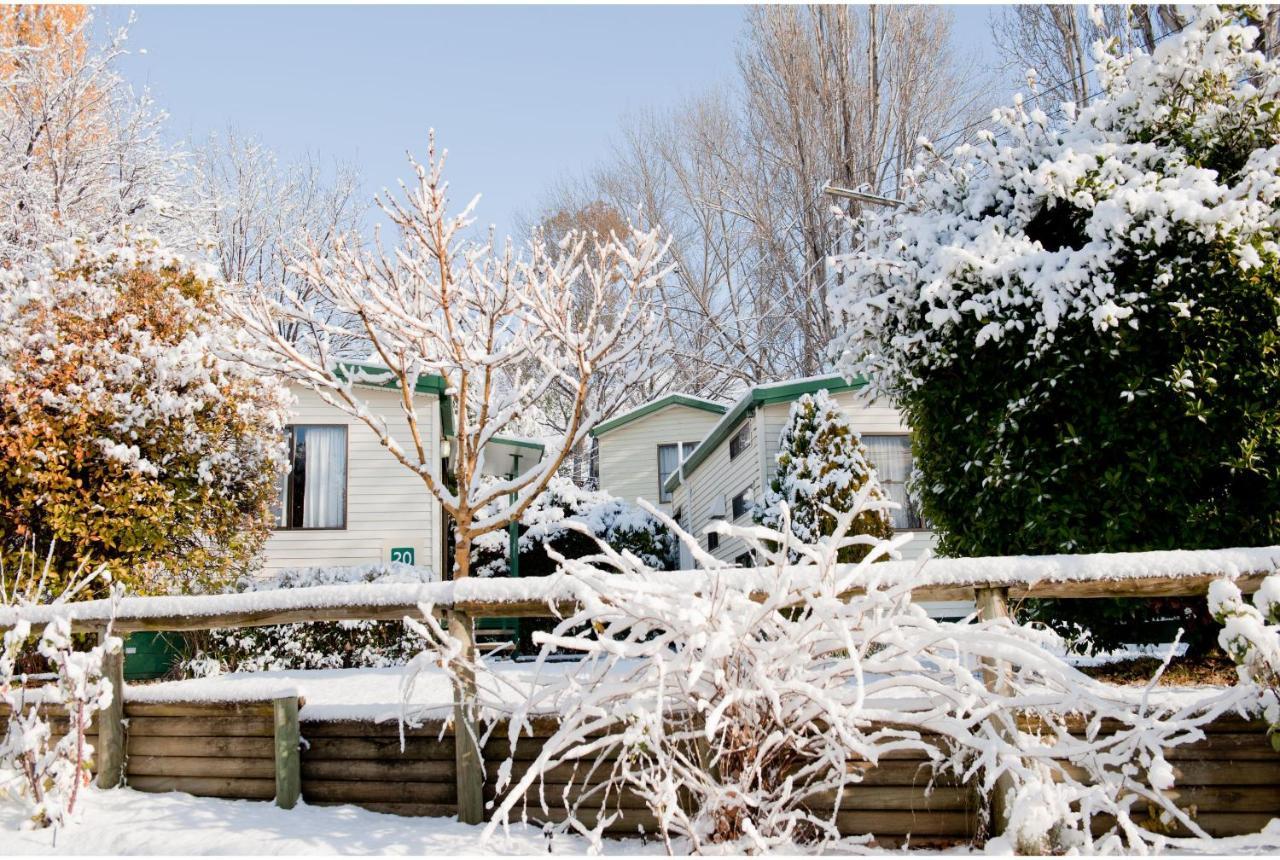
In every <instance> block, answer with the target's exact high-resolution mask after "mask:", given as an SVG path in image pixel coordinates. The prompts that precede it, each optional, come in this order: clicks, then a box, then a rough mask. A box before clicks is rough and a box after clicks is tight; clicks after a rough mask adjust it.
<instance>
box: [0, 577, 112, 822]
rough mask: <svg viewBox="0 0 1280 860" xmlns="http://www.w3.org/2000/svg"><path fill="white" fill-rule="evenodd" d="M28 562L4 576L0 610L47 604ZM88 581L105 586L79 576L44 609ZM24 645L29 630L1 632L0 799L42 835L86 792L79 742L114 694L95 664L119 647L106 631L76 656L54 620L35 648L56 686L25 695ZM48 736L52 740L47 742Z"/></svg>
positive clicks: (63, 627)
mask: <svg viewBox="0 0 1280 860" xmlns="http://www.w3.org/2000/svg"><path fill="white" fill-rule="evenodd" d="M29 561H30V557H29V556H28V555H24V556H22V557H19V559H18V561H17V564H16V568H17V569H16V570H15V569H14V568H13V567H9V568H7V569H6V571H5V572H6V573H8V575H9V577H10V579H9V581H8V582H6V583H4V584H3V589H2V593H0V604H2V605H5V606H12V605H16V604H30V603H34V602H48V601H47V595H48V591H47V587H48V585H49V583H50V577H49V576H48V574H49V564H48V562H46V564H45V566H44V568H43V569H42V570H40V571H39V574H37V573H36V566H35V565H34V563H31V564H30V566H27V564H26V563H27V562H29ZM95 581H97V582H102V583H109V582H110V578H109V577H108V576H107V575H106V572H105V571H104V570H103V569H99V570H97V571H94V572H92V573H89V574H87V575H84V574H83V569H82V571H81V573H78V574H77V575H76V576H73V577H71V578H70V580H68V581H67V582H66V583H65V590H64V591H63V592H62V593H61V594H60V595H58V597H57V598H56V599H54V600H53V601H52V602H55V603H57V602H66V601H67V600H69V599H72V598H74V597H75V596H76V594H77V593H79V592H82V591H84V590H86V589H87V588H88V587H90V586H91V585H92V584H93V583H95ZM10 589H12V590H10ZM111 593H112V595H113V596H119V594H120V593H121V592H120V590H119V588H118V587H115V588H113V589H112V590H111ZM31 638H32V631H31V625H30V623H28V622H25V621H23V622H20V623H19V624H18V625H16V626H15V627H12V628H10V629H8V630H6V631H5V632H4V637H3V645H2V646H0V705H4V706H5V708H6V710H7V711H8V714H7V720H6V721H5V723H4V733H3V735H0V772H7V773H8V774H10V775H14V774H16V777H14V778H13V779H12V780H11V782H10V784H8V785H0V791H4V790H8V791H9V792H10V795H11V796H12V795H15V794H16V795H17V796H18V797H19V798H21V801H22V802H23V803H24V804H25V806H26V811H27V813H28V820H29V822H30V823H31V824H32V825H33V826H36V827H48V826H50V825H59V824H62V823H63V821H65V820H66V818H67V817H68V816H70V815H72V814H73V813H74V812H75V808H76V800H77V797H78V795H79V793H80V790H81V788H83V787H85V786H87V785H88V784H89V779H90V772H89V763H90V761H91V760H92V758H93V746H92V745H91V744H90V743H89V742H88V740H87V739H86V737H85V735H86V732H87V730H88V728H89V725H90V723H91V722H92V721H93V716H94V712H96V711H99V710H102V709H103V708H106V707H107V706H108V705H109V704H111V700H112V696H113V695H117V694H118V693H119V691H115V690H112V688H111V682H110V681H108V680H107V679H106V678H104V677H103V675H102V661H103V657H104V656H105V654H106V652H107V649H112V650H119V649H120V648H122V647H123V643H122V642H121V640H120V639H119V638H118V637H114V636H111V634H110V626H109V625H108V629H107V631H106V633H105V634H104V635H103V636H102V637H101V639H100V640H99V644H98V645H97V646H96V647H93V648H91V649H89V650H88V651H79V650H77V649H76V645H75V643H74V642H73V641H72V637H71V624H70V622H68V621H67V619H65V618H58V619H56V620H55V621H53V622H52V623H50V624H48V625H47V626H46V627H45V629H44V631H43V633H41V635H40V637H39V639H38V643H37V648H38V650H39V654H40V656H41V657H42V658H43V659H44V661H45V663H46V664H47V666H48V667H49V669H51V671H52V674H53V675H54V676H55V679H56V680H55V681H54V683H52V684H43V685H40V686H36V687H29V686H28V685H27V684H28V678H27V676H26V675H25V673H23V672H22V671H20V669H19V657H20V655H21V654H22V652H23V651H24V650H26V649H28V648H29V647H30V639H31ZM53 719H57V720H59V721H60V720H62V719H65V720H66V724H65V727H63V726H62V725H60V724H54V723H52V720H53ZM55 728H57V729H59V730H60V735H61V736H60V737H57V738H55V737H54V731H55Z"/></svg>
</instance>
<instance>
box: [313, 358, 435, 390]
mask: <svg viewBox="0 0 1280 860" xmlns="http://www.w3.org/2000/svg"><path fill="white" fill-rule="evenodd" d="M353 370H354V371H359V372H360V373H366V374H382V373H391V371H390V370H388V369H387V368H385V367H383V366H382V365H380V364H368V363H365V362H362V361H343V362H339V363H338V365H337V366H336V367H335V368H334V369H333V375H334V376H336V377H337V378H338V379H341V380H343V381H344V382H345V381H346V379H347V373H348V372H349V371H353ZM356 385H366V386H368V387H370V388H393V389H395V390H397V391H399V390H400V380H399V378H392V379H390V380H388V381H387V382H357V383H356ZM445 387H446V386H445V381H444V377H441V376H436V375H435V374H433V373H430V374H428V373H420V374H418V379H417V381H416V382H415V383H414V386H413V392H414V393H415V394H438V395H443V394H444V390H445Z"/></svg>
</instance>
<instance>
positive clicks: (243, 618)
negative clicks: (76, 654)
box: [2, 560, 1272, 633]
mask: <svg viewBox="0 0 1280 860" xmlns="http://www.w3.org/2000/svg"><path fill="white" fill-rule="evenodd" d="M1029 569H1034V570H1035V572H1036V579H1035V581H1021V582H1019V581H1013V580H1009V581H995V582H986V581H982V580H974V581H971V582H959V583H955V584H948V585H927V586H921V587H920V588H916V589H914V590H913V592H912V594H913V597H914V599H915V600H917V601H937V600H944V601H945V600H966V599H971V598H972V597H973V594H974V592H975V590H976V589H982V588H1006V589H1008V596H1009V598H1010V599H1015V600H1020V599H1024V598H1028V597H1038V598H1049V597H1061V598H1100V597H1192V596H1202V595H1204V594H1206V593H1208V589H1209V585H1210V584H1211V583H1212V582H1214V581H1216V580H1218V579H1221V578H1223V577H1222V575H1221V574H1217V573H1213V574H1200V575H1196V576H1147V577H1124V578H1120V579H1116V580H1089V581H1065V582H1063V581H1056V582H1055V581H1053V580H1052V578H1051V576H1050V575H1047V574H1046V571H1045V569H1044V568H1043V567H1041V566H1037V563H1036V562H1035V561H1034V560H1029ZM1271 572H1272V571H1271V570H1262V571H1255V572H1250V573H1247V574H1244V575H1241V576H1238V577H1236V578H1235V580H1234V581H1235V583H1236V585H1238V586H1239V587H1240V589H1241V591H1244V592H1246V593H1248V592H1252V591H1256V590H1257V588H1258V586H1259V585H1260V584H1261V582H1262V580H1263V579H1264V578H1265V577H1266V576H1267V575H1268V574H1269V573H1271ZM297 591H301V589H298V590H295V593H294V594H292V595H291V597H294V598H297V597H298V594H297V593H296V592H297ZM860 593H861V591H859V590H856V589H855V590H851V591H850V592H848V593H847V594H846V595H844V596H846V597H852V596H855V595H857V594H860ZM768 596H769V595H768V594H766V593H764V592H760V593H756V594H753V595H752V597H753V598H754V599H756V600H764V599H766V598H767V597H768ZM143 599H145V598H143ZM441 608H449V609H451V610H453V611H455V612H457V613H459V614H461V615H466V616H468V617H471V618H535V617H547V616H551V615H554V614H557V613H558V614H561V615H565V614H569V613H572V612H574V611H575V610H576V609H577V607H576V605H574V604H573V603H572V602H560V603H557V604H556V607H555V608H554V609H553V608H552V607H550V606H548V604H547V603H546V601H539V600H530V601H520V602H509V601H484V600H474V601H458V602H456V603H453V604H451V605H450V606H449V607H445V606H444V605H443V604H441ZM83 611H85V612H88V611H92V610H91V609H84V610H83ZM198 611H199V607H198V606H195V605H193V606H192V607H191V609H189V610H188V612H187V613H185V614H182V615H172V616H152V615H148V616H139V615H130V614H129V612H128V609H127V608H126V609H124V610H122V611H120V612H119V613H118V614H117V615H116V617H115V621H114V625H115V630H116V632H117V633H128V632H135V631H171V632H181V631H192V630H210V629H214V628H237V627H262V626H269V625H277V624H297V623H307V622H322V621H359V620H369V621H399V620H401V619H403V618H404V617H405V616H411V617H414V618H416V617H418V615H419V610H418V607H417V605H416V604H408V603H404V604H392V605H367V604H366V605H351V606H308V607H298V608H290V609H266V610H256V611H234V612H208V613H205V614H194V613H196V612H198ZM106 612H107V610H106V609H105V608H103V609H102V610H101V612H97V613H95V614H101V615H103V617H97V618H88V619H85V618H76V619H73V620H72V627H73V629H75V630H81V631H83V630H96V629H100V628H101V627H102V625H103V624H104V623H105V621H106V617H105V613H106ZM14 617H16V615H15V614H14V613H8V614H6V615H5V620H4V621H3V622H2V625H3V626H11V625H12V620H11V619H12V618H14Z"/></svg>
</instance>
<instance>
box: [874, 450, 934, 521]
mask: <svg viewBox="0 0 1280 860" xmlns="http://www.w3.org/2000/svg"><path fill="white" fill-rule="evenodd" d="M862 444H863V445H866V446H867V455H868V456H869V457H870V458H871V465H873V466H875V469H876V474H877V475H878V476H879V478H880V484H881V486H883V487H884V490H885V494H886V495H887V496H888V497H889V498H890V500H892V501H895V502H897V503H898V504H899V505H901V506H902V507H900V508H898V509H896V510H893V511H890V515H891V517H892V520H893V527H894V528H895V529H919V528H924V523H923V522H922V521H921V519H920V513H919V511H917V510H916V509H915V507H914V506H913V505H912V504H911V500H910V499H909V498H908V497H907V478H908V477H910V475H911V468H912V464H911V437H910V436H902V435H898V436H863V437H862Z"/></svg>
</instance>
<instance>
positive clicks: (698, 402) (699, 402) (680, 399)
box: [591, 394, 729, 437]
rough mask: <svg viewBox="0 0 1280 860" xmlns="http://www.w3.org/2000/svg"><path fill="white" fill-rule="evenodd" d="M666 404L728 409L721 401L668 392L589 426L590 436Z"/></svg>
mask: <svg viewBox="0 0 1280 860" xmlns="http://www.w3.org/2000/svg"><path fill="white" fill-rule="evenodd" d="M668 406H688V407H689V408H690V409H701V410H702V411H704V412H713V413H715V414H716V415H723V414H724V413H725V412H727V411H729V407H728V406H725V405H724V404H723V403H716V402H715V401H714V400H704V399H702V398H701V397H691V396H690V395H688V394H668V395H667V396H666V397H659V398H658V399H657V400H651V401H650V402H648V403H646V404H644V405H643V406H637V407H636V408H635V409H632V410H631V411H630V412H624V413H622V414H621V415H619V416H618V417H617V418H612V419H610V420H608V421H605V422H604V423H602V424H597V425H596V426H595V427H592V428H591V435H592V436H596V437H599V436H603V435H604V434H605V433H608V432H609V431H610V430H617V429H618V428H619V427H622V426H624V425H626V424H630V423H631V422H632V421H639V420H640V419H641V418H644V417H645V416H646V415H652V414H653V413H655V412H657V411H659V410H662V409H666V408H667V407H668Z"/></svg>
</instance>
